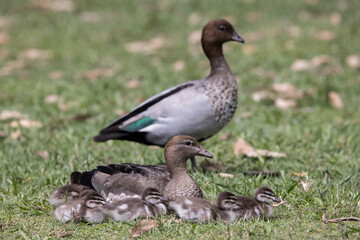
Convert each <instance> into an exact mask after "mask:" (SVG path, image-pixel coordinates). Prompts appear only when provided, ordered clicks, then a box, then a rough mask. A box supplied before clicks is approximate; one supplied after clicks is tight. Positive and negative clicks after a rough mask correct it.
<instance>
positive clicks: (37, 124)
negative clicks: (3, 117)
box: [10, 119, 43, 128]
mask: <svg viewBox="0 0 360 240" xmlns="http://www.w3.org/2000/svg"><path fill="white" fill-rule="evenodd" d="M10 126H11V127H13V128H15V127H18V126H21V127H24V128H33V127H42V126H43V124H42V123H41V122H39V121H33V120H29V119H20V120H19V121H12V122H11V123H10Z"/></svg>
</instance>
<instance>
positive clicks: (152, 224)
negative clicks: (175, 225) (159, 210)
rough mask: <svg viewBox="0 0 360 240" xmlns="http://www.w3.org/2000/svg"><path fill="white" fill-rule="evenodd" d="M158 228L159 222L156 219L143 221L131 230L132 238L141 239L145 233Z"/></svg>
mask: <svg viewBox="0 0 360 240" xmlns="http://www.w3.org/2000/svg"><path fill="white" fill-rule="evenodd" d="M158 226H159V223H158V221H156V220H154V219H143V220H141V221H140V222H139V223H138V224H137V225H135V226H133V227H132V228H131V229H130V234H131V236H132V237H140V236H141V235H142V234H143V233H144V232H147V231H150V230H151V229H153V228H156V227H158Z"/></svg>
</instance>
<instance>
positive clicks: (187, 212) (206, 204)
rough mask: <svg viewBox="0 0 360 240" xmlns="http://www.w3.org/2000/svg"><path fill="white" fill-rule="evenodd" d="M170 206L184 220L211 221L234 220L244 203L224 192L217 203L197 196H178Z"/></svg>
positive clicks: (231, 194)
mask: <svg viewBox="0 0 360 240" xmlns="http://www.w3.org/2000/svg"><path fill="white" fill-rule="evenodd" d="M169 208H170V209H171V210H173V211H175V212H176V214H177V215H178V216H179V217H180V218H181V219H184V220H189V221H192V222H202V223H209V222H210V221H211V220H222V221H226V222H230V223H232V222H234V221H235V220H236V219H237V218H238V217H239V216H240V213H241V208H242V204H241V203H240V202H239V201H238V200H237V197H236V196H235V195H234V194H233V193H230V192H222V193H220V195H219V196H218V197H217V200H216V203H215V204H212V203H211V202H210V201H209V200H206V199H203V198H197V197H178V198H176V199H175V200H173V201H170V202H169Z"/></svg>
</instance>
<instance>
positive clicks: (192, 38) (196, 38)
mask: <svg viewBox="0 0 360 240" xmlns="http://www.w3.org/2000/svg"><path fill="white" fill-rule="evenodd" d="M201 34H202V30H196V31H194V32H192V33H190V34H189V36H188V39H187V41H188V43H189V44H197V43H200V40H201Z"/></svg>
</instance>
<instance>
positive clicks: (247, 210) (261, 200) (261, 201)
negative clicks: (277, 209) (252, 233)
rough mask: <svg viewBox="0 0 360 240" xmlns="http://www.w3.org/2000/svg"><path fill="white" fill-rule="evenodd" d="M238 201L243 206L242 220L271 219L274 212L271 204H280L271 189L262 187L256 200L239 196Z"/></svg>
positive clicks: (256, 194) (257, 192)
mask: <svg viewBox="0 0 360 240" xmlns="http://www.w3.org/2000/svg"><path fill="white" fill-rule="evenodd" d="M237 199H238V200H239V202H241V203H242V204H243V209H242V213H241V218H242V219H251V218H263V217H265V218H269V217H270V216H271V214H272V212H273V209H272V206H271V203H272V202H280V200H279V199H278V198H277V197H276V195H275V194H274V192H273V190H272V189H271V188H269V187H260V188H259V189H258V190H257V191H256V193H255V197H254V198H251V197H248V196H238V197H237Z"/></svg>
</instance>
